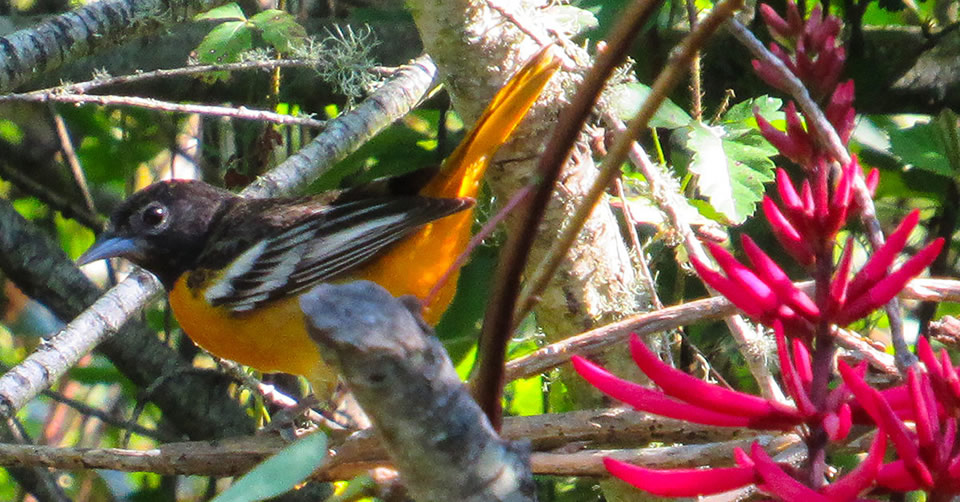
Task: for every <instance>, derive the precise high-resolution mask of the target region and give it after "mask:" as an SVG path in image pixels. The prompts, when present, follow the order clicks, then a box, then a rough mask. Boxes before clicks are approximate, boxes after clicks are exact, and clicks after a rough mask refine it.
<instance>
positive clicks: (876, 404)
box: [837, 360, 934, 489]
mask: <svg viewBox="0 0 960 502" xmlns="http://www.w3.org/2000/svg"><path fill="white" fill-rule="evenodd" d="M837 369H838V370H839V371H840V375H841V376H842V377H843V381H844V383H846V384H847V386H848V387H849V388H850V390H851V392H853V394H854V396H855V397H856V399H857V402H858V403H859V404H860V405H861V406H863V409H864V410H865V411H866V412H867V413H868V414H869V415H870V417H871V418H872V419H873V420H874V422H875V423H876V424H877V425H878V426H880V427H882V428H883V429H884V430H885V431H887V434H888V435H889V437H890V440H891V441H893V444H894V446H896V448H897V453H898V454H899V455H900V459H901V460H903V462H904V465H905V467H906V470H907V472H908V473H909V475H910V478H911V479H912V480H913V482H914V484H915V486H916V488H913V489H919V488H924V489H926V488H930V487H932V486H933V483H934V478H933V475H932V474H931V472H930V469H929V468H928V467H927V465H926V464H925V463H924V461H923V459H922V458H921V457H920V448H919V446H918V445H917V444H916V442H915V439H914V437H913V436H911V433H910V431H909V430H908V429H907V427H906V425H904V423H903V421H901V420H900V419H899V418H898V417H897V414H896V413H894V411H893V408H892V407H891V406H890V403H888V402H887V401H886V400H885V399H884V398H883V395H882V394H880V392H878V391H877V390H876V389H874V388H873V387H870V385H869V384H867V382H866V381H864V380H863V378H862V377H861V376H859V375H857V374H856V372H855V371H854V370H853V369H852V368H850V366H849V365H847V363H845V362H844V361H843V360H841V361H840V362H839V364H838V365H837ZM881 471H882V470H881Z"/></svg>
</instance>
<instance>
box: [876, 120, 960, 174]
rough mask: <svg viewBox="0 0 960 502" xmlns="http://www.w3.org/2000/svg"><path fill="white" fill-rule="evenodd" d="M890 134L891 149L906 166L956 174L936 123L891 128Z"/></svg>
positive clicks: (937, 172)
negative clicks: (945, 153) (946, 153)
mask: <svg viewBox="0 0 960 502" xmlns="http://www.w3.org/2000/svg"><path fill="white" fill-rule="evenodd" d="M889 134H890V151H891V153H893V155H894V156H895V157H896V158H897V159H899V160H900V161H901V162H903V164H904V166H905V167H907V168H916V169H923V170H924V171H929V172H932V173H934V174H939V175H941V176H947V177H950V178H952V177H953V176H954V172H953V168H951V167H950V162H949V161H948V160H947V157H946V156H945V155H944V152H945V150H946V146H945V145H944V144H943V140H942V137H941V135H940V132H939V130H938V127H937V125H936V124H934V123H926V124H917V125H914V126H913V127H908V128H906V129H899V130H891V131H889Z"/></svg>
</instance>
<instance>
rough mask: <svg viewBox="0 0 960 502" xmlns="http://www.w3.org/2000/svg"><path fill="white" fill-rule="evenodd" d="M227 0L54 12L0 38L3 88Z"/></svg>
mask: <svg viewBox="0 0 960 502" xmlns="http://www.w3.org/2000/svg"><path fill="white" fill-rule="evenodd" d="M223 3H226V2H225V1H223V0H204V1H200V2H197V1H193V0H137V1H131V0H105V1H102V2H94V3H91V4H87V5H84V6H83V7H80V8H77V9H74V10H73V11H70V12H67V13H65V14H61V15H59V16H54V17H50V18H48V19H46V20H44V21H43V22H41V23H39V24H37V25H36V26H33V27H31V28H27V29H23V30H19V31H16V32H14V33H10V34H8V35H6V36H4V37H2V39H0V42H2V43H0V46H2V47H3V50H2V51H0V91H9V90H10V89H13V88H15V87H16V86H18V85H20V84H22V83H23V82H25V81H27V80H28V79H30V78H32V77H33V76H35V75H36V74H37V73H40V72H43V71H47V70H51V69H54V68H58V67H60V66H61V65H63V64H64V63H65V62H68V61H75V60H77V59H79V58H81V57H83V56H86V55H88V54H91V53H93V52H95V51H97V50H103V49H106V48H108V47H112V46H114V45H116V44H117V43H119V42H121V41H124V40H129V39H130V38H132V37H135V36H137V35H145V34H147V33H150V32H152V31H155V30H157V29H160V28H162V27H163V26H166V25H169V24H174V23H179V22H183V21H187V20H190V19H191V18H192V17H193V16H194V15H195V14H197V13H198V12H202V11H205V10H209V9H212V8H214V7H216V6H218V5H220V4H223Z"/></svg>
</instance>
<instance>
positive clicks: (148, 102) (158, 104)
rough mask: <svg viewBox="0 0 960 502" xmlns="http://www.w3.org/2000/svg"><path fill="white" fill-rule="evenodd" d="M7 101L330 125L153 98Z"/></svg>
mask: <svg viewBox="0 0 960 502" xmlns="http://www.w3.org/2000/svg"><path fill="white" fill-rule="evenodd" d="M5 101H23V102H28V103H72V104H95V105H100V106H133V107H137V108H145V109H147V110H155V111H160V112H174V113H196V114H199V115H211V116H214V117H229V118H234V119H240V120H256V121H260V122H269V123H272V124H280V125H299V126H307V127H316V128H322V127H325V126H326V125H327V121H325V120H317V119H312V118H309V117H294V116H292V115H283V114H281V113H274V112H271V111H268V110H251V109H249V108H247V107H245V106H240V107H237V108H232V107H229V106H216V105H185V104H180V103H170V102H169V101H161V100H159V99H152V98H140V97H136V96H98V95H90V94H6V95H3V96H0V103H2V102H5Z"/></svg>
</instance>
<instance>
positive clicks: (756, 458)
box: [750, 443, 830, 502]
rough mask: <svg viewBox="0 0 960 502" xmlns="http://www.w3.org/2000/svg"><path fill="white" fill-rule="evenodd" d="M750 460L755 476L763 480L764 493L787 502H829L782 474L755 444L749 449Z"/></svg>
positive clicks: (812, 490) (778, 467)
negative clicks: (752, 463)
mask: <svg viewBox="0 0 960 502" xmlns="http://www.w3.org/2000/svg"><path fill="white" fill-rule="evenodd" d="M750 458H751V459H752V460H753V462H754V469H756V471H757V474H759V475H760V477H761V478H762V479H763V482H764V489H765V491H767V492H770V493H774V494H776V495H777V498H778V499H780V500H784V501H787V502H830V499H829V498H827V497H825V496H823V495H820V494H819V493H817V491H816V490H814V489H812V488H809V487H807V486H806V485H804V484H803V483H801V482H799V481H797V480H796V479H794V478H793V477H791V476H790V475H789V474H787V473H786V472H784V470H783V469H781V468H780V466H778V465H777V463H776V462H774V461H773V459H772V458H770V455H767V452H765V451H763V448H761V447H760V445H758V444H757V443H753V445H752V446H751V447H750Z"/></svg>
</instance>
